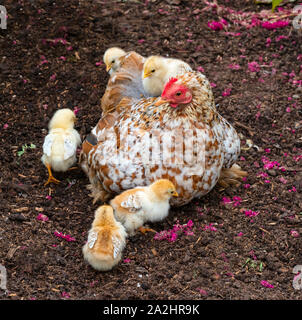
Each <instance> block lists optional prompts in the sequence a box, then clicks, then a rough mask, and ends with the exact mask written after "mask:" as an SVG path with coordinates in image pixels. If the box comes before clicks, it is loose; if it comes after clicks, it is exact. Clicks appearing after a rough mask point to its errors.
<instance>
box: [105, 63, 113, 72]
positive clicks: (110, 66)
mask: <svg viewBox="0 0 302 320" xmlns="http://www.w3.org/2000/svg"><path fill="white" fill-rule="evenodd" d="M111 68H112V63H110V64H108V65H106V71H107V72H108V71H109V70H110V69H111Z"/></svg>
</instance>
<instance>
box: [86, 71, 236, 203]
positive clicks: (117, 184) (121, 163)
mask: <svg viewBox="0 0 302 320" xmlns="http://www.w3.org/2000/svg"><path fill="white" fill-rule="evenodd" d="M178 79H179V81H181V82H182V83H183V84H184V85H186V86H187V87H188V88H190V89H191V91H192V96H193V99H192V101H191V103H189V104H187V105H182V106H179V107H178V108H172V107H171V106H170V105H169V103H162V104H160V105H159V106H155V105H154V103H155V102H157V101H158V100H159V98H142V99H140V100H138V101H137V100H136V101H135V100H134V99H128V98H126V99H123V100H122V101H121V102H120V104H119V105H118V106H117V107H116V110H115V112H112V113H110V114H107V115H104V116H103V117H102V118H101V119H100V120H99V122H98V124H97V125H96V127H95V128H94V129H93V130H92V134H93V135H95V136H96V137H97V144H96V145H94V146H93V145H88V144H85V142H84V143H83V150H82V153H81V156H80V164H81V166H82V168H83V170H84V171H85V172H86V174H87V175H88V177H89V180H90V183H91V186H90V189H91V190H92V195H93V197H94V199H95V200H97V199H100V200H103V201H104V200H106V199H107V198H109V197H111V196H112V195H113V194H116V193H120V192H122V191H124V190H127V189H130V188H134V187H137V186H146V185H149V184H150V183H152V182H154V181H155V180H157V179H169V180H170V181H172V182H173V183H174V184H175V186H176V189H177V192H178V194H179V197H178V198H175V199H172V201H171V205H174V206H179V205H184V204H186V203H188V202H189V201H190V200H192V199H193V198H195V197H201V196H203V195H205V194H206V193H208V192H209V191H210V190H211V189H212V188H213V187H214V186H215V184H216V183H217V181H218V179H219V177H220V174H221V170H222V168H230V167H231V166H232V165H233V164H234V163H235V161H236V160H237V157H238V155H239V153H240V140H239V137H238V135H237V133H236V131H235V129H234V128H233V127H232V126H231V125H230V124H229V123H228V122H227V121H226V120H225V119H224V118H223V117H222V116H221V115H219V114H218V112H217V110H216V108H215V103H214V98H213V93H212V90H211V87H210V84H209V82H208V80H207V79H206V77H205V76H204V75H203V74H201V73H199V72H188V73H186V74H184V75H182V76H179V77H178ZM126 133H127V134H126ZM151 135H152V136H151ZM125 137H127V139H128V140H126V139H125ZM152 139H153V140H152ZM150 141H159V143H153V144H151V143H150ZM171 142H172V143H171ZM150 145H152V147H150ZM157 148H158V150H157V151H158V152H155V151H156V149H157ZM150 151H152V153H150ZM150 154H151V155H150ZM150 158H151V160H152V161H150Z"/></svg>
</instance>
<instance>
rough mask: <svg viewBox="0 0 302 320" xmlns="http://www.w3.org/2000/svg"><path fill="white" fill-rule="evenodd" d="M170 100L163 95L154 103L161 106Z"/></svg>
mask: <svg viewBox="0 0 302 320" xmlns="http://www.w3.org/2000/svg"><path fill="white" fill-rule="evenodd" d="M168 102H169V101H167V100H165V99H163V98H162V97H160V99H159V100H157V101H156V102H154V103H153V105H154V106H155V107H159V106H160V105H162V104H163V103H168Z"/></svg>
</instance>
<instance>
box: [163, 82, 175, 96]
mask: <svg viewBox="0 0 302 320" xmlns="http://www.w3.org/2000/svg"><path fill="white" fill-rule="evenodd" d="M176 81H178V79H177V78H170V79H169V81H168V82H167V83H166V85H165V88H164V91H163V93H162V94H161V95H162V96H164V95H165V94H166V93H167V91H169V89H170V88H171V87H172V85H173V83H175V82H176Z"/></svg>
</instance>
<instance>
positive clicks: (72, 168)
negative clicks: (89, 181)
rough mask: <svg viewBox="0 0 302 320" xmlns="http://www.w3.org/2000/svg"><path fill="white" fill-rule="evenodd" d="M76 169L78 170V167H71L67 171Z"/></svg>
mask: <svg viewBox="0 0 302 320" xmlns="http://www.w3.org/2000/svg"><path fill="white" fill-rule="evenodd" d="M77 169H80V168H79V167H71V168H69V169H68V171H72V170H77Z"/></svg>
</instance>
